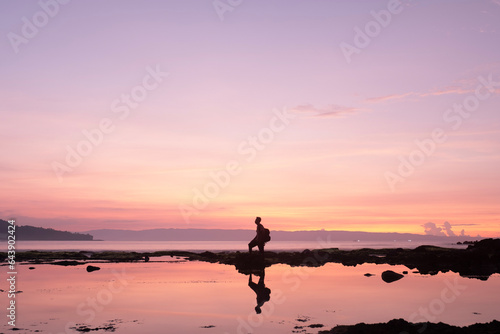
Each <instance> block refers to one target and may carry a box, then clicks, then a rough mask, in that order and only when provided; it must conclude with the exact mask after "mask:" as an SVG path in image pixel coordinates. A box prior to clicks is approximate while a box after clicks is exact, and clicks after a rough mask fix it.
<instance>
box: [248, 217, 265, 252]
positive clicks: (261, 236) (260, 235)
mask: <svg viewBox="0 0 500 334" xmlns="http://www.w3.org/2000/svg"><path fill="white" fill-rule="evenodd" d="M261 220H262V219H261V218H260V217H256V218H255V224H257V235H256V236H255V238H253V239H252V241H250V243H249V244H248V251H249V252H250V253H251V252H252V248H254V247H255V246H257V247H259V252H260V253H261V254H264V245H265V244H266V242H267V241H269V240H266V236H267V233H266V228H264V226H263V225H262V224H261V223H260V222H261ZM267 231H269V230H267Z"/></svg>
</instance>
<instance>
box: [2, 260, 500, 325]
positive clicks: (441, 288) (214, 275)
mask: <svg viewBox="0 0 500 334" xmlns="http://www.w3.org/2000/svg"><path fill="white" fill-rule="evenodd" d="M167 259H170V258H168V257H166V258H161V260H167ZM154 260H157V259H152V261H153V262H149V263H115V264H112V263H103V264H99V266H100V267H101V270H99V271H95V272H92V273H87V272H86V270H85V267H84V266H76V267H59V266H52V265H35V267H36V269H35V270H29V269H28V266H26V265H22V266H19V270H18V289H19V290H22V291H23V292H22V293H20V294H18V295H17V303H18V320H17V327H19V328H23V329H26V331H34V330H36V329H39V330H43V331H44V332H46V333H50V332H52V333H64V331H65V329H64V327H65V325H66V324H68V323H71V322H73V323H76V324H86V325H88V326H89V327H91V328H95V327H104V326H105V325H106V324H108V323H109V322H110V320H113V321H112V323H113V324H115V325H116V327H117V330H116V332H117V333H137V332H143V333H157V332H164V333H181V332H182V333H226V332H227V333H238V330H240V332H244V331H245V330H247V331H250V330H253V331H254V332H255V333H271V332H272V333H291V332H292V330H293V329H294V327H295V326H309V325H312V324H323V325H325V327H324V328H323V329H325V328H328V329H329V328H331V327H333V326H335V325H337V324H355V323H358V322H366V323H371V322H385V321H388V320H390V319H393V318H404V319H407V320H414V321H423V320H426V318H430V319H429V320H431V321H433V322H438V321H442V322H445V323H450V324H454V325H461V326H462V325H468V324H472V323H476V322H488V321H491V320H493V319H499V317H498V311H497V310H498V309H500V308H499V306H500V301H498V298H497V294H496V292H497V291H499V288H500V275H494V276H492V277H490V278H489V279H488V280H487V281H480V280H476V279H468V278H462V277H460V276H459V275H457V274H454V273H446V274H439V275H436V276H429V275H427V276H422V275H419V274H415V273H412V272H411V270H408V268H406V267H404V266H389V265H374V264H365V265H361V266H356V267H344V266H342V265H340V264H333V263H329V264H327V265H325V266H323V267H318V268H307V267H289V266H287V265H274V266H272V267H270V268H267V269H266V270H265V280H263V281H264V282H262V283H264V284H265V286H266V287H267V288H269V289H270V290H271V295H270V297H271V298H270V300H269V301H266V302H265V303H264V304H263V305H262V307H261V309H262V313H261V314H260V315H257V314H256V312H255V306H256V305H257V300H256V297H257V295H256V293H255V291H254V290H252V289H251V288H250V287H249V285H248V282H249V276H248V275H244V274H240V273H238V272H237V271H236V270H235V269H234V267H233V266H227V265H220V264H211V263H204V262H168V263H167V262H154ZM387 269H391V270H394V271H397V272H402V271H403V270H408V271H409V274H408V275H406V277H404V278H403V279H401V280H399V281H397V282H394V283H390V284H388V283H385V282H384V281H382V279H381V277H380V275H381V273H382V272H383V271H384V270H387ZM365 273H372V274H375V276H372V277H365V276H364V274H365ZM257 274H258V273H257V272H256V273H254V275H253V277H252V281H253V282H255V283H257V282H258V281H259V276H257ZM1 289H3V290H6V287H5V283H2V286H1ZM2 294H5V292H4V293H2ZM6 300H7V298H3V302H2V304H4V305H6V304H5V303H6V302H5V301H6ZM68 326H69V327H71V326H72V325H71V324H70V325H68ZM205 326H206V327H207V328H204V327H205ZM212 326H214V327H212ZM249 328H250V330H248V329H249ZM3 329H4V330H7V329H9V326H8V325H6V324H5V323H4V324H3ZM307 331H308V332H317V331H318V329H315V328H314V329H313V328H307ZM99 332H104V331H96V332H94V333H99Z"/></svg>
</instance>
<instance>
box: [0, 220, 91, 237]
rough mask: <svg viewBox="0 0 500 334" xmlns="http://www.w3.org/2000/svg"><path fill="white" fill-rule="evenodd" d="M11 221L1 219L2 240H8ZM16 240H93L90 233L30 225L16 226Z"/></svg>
mask: <svg viewBox="0 0 500 334" xmlns="http://www.w3.org/2000/svg"><path fill="white" fill-rule="evenodd" d="M8 225H9V223H8V222H7V221H5V220H2V219H0V240H2V241H5V240H7V231H8V227H7V226H8ZM15 232H16V240H93V236H92V235H90V234H81V233H73V232H67V231H58V230H54V229H51V228H43V227H34V226H29V225H24V226H16V231H15Z"/></svg>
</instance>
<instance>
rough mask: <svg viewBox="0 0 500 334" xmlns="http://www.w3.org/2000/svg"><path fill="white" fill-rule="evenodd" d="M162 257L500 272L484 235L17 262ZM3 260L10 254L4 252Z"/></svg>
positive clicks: (248, 264) (50, 255) (240, 265)
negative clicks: (439, 241)
mask: <svg viewBox="0 0 500 334" xmlns="http://www.w3.org/2000/svg"><path fill="white" fill-rule="evenodd" d="M163 256H172V257H183V258H185V259H186V260H189V261H205V262H212V263H222V264H227V265H234V266H235V268H236V269H237V270H238V271H240V272H248V271H251V270H255V269H262V268H265V267H269V266H272V265H274V264H288V265H290V266H309V267H319V266H322V265H324V264H325V263H329V262H333V263H341V264H343V265H345V266H356V265H360V264H363V263H374V264H391V265H404V266H406V267H407V268H408V269H409V270H412V271H418V272H419V273H420V274H422V275H436V274H437V273H439V272H448V271H452V272H456V273H458V274H459V275H460V276H462V277H468V278H474V279H480V280H487V279H488V278H489V276H490V275H492V274H495V273H500V239H484V240H481V241H479V242H477V243H475V244H473V245H469V246H468V247H467V249H453V248H442V247H435V246H419V247H417V248H415V249H403V248H396V249H369V248H363V249H358V250H339V249H338V248H329V249H318V250H312V251H311V250H307V249H306V250H304V251H302V252H265V255H264V256H262V255H260V254H258V253H252V254H249V253H247V252H219V253H213V252H208V251H207V252H203V253H194V252H187V251H157V252H143V253H141V252H113V251H104V252H88V251H80V252H49V251H44V252H41V251H24V252H23V251H19V252H17V253H16V260H17V261H18V262H25V263H28V264H30V265H33V264H55V265H83V264H88V263H94V262H102V261H105V262H137V261H149V260H150V259H155V258H158V257H163ZM0 259H2V262H6V259H7V254H6V253H0Z"/></svg>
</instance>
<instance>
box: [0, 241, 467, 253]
mask: <svg viewBox="0 0 500 334" xmlns="http://www.w3.org/2000/svg"><path fill="white" fill-rule="evenodd" d="M5 244H6V243H4V245H5ZM247 244H248V242H245V241H18V242H17V243H16V248H17V249H18V250H72V251H81V250H85V251H106V250H107V251H111V250H114V251H135V252H154V251H159V250H183V251H194V252H197V251H199V252H201V251H207V250H208V251H237V250H239V251H246V250H248V246H247ZM422 244H425V245H435V246H441V247H448V248H467V246H465V245H457V244H455V243H452V242H446V241H440V242H436V241H428V242H422V241H420V242H415V241H393V242H392V241H391V242H375V241H329V240H318V241H274V240H273V241H272V242H270V243H269V244H267V245H266V250H271V251H291V250H299V251H300V250H304V249H306V248H307V249H319V248H335V247H336V248H339V249H343V250H350V249H360V248H375V249H379V248H398V247H401V248H416V247H418V246H420V245H422ZM4 249H5V247H4Z"/></svg>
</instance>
